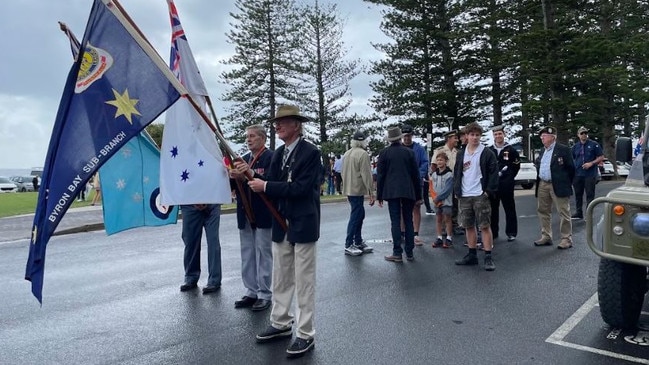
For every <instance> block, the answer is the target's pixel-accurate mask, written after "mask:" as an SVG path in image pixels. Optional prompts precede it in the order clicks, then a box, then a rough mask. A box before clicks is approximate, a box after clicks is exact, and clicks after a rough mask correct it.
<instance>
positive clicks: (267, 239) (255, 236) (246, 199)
mask: <svg viewBox="0 0 649 365" xmlns="http://www.w3.org/2000/svg"><path fill="white" fill-rule="evenodd" d="M246 144H247V145H248V149H249V150H250V152H249V153H247V154H245V155H243V157H242V158H243V161H237V162H236V163H235V169H233V170H230V178H231V179H233V180H232V186H233V188H234V189H235V192H236V194H237V226H238V228H239V240H240V242H241V279H242V280H243V286H244V287H245V288H246V294H245V295H244V296H243V297H242V298H241V299H239V300H237V301H235V302H234V307H235V308H250V309H251V310H253V311H263V310H266V309H268V308H269V307H270V305H271V298H272V287H271V277H272V271H273V250H272V239H271V227H272V224H273V217H272V214H271V213H270V210H269V209H268V207H267V206H266V204H265V203H264V202H263V201H262V199H261V197H260V196H259V195H258V194H255V193H253V192H252V191H251V190H250V188H249V187H248V184H246V183H245V182H246V176H245V173H246V172H248V173H249V174H250V175H251V176H256V177H260V178H262V179H263V178H264V177H265V176H266V173H267V172H268V168H269V167H270V161H271V159H272V157H273V152H272V151H271V150H269V149H267V148H266V129H265V128H264V127H263V126H262V125H259V124H255V125H251V126H249V127H247V128H246ZM246 204H248V206H247V207H246V206H245V205H246Z"/></svg>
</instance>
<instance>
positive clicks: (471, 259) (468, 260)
mask: <svg viewBox="0 0 649 365" xmlns="http://www.w3.org/2000/svg"><path fill="white" fill-rule="evenodd" d="M477 264H478V256H476V255H472V254H470V253H468V254H466V256H464V257H463V258H462V259H460V260H456V261H455V265H477Z"/></svg>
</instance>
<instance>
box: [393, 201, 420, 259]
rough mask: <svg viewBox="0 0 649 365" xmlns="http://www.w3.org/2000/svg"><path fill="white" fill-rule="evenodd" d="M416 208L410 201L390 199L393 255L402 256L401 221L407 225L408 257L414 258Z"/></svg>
mask: <svg viewBox="0 0 649 365" xmlns="http://www.w3.org/2000/svg"><path fill="white" fill-rule="evenodd" d="M414 207H415V201H414V200H410V199H402V198H401V199H388V211H389V213H390V223H391V231H392V254H393V255H394V256H401V254H402V253H403V249H402V248H401V219H403V223H404V225H405V228H406V231H405V240H406V242H405V245H404V246H405V247H404V248H405V251H406V256H412V250H413V249H414V248H415V228H414V226H413V223H412V209H413V208H414Z"/></svg>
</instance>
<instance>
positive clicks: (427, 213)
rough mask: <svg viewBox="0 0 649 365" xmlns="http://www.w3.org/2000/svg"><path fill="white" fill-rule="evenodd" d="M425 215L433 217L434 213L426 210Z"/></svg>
mask: <svg viewBox="0 0 649 365" xmlns="http://www.w3.org/2000/svg"><path fill="white" fill-rule="evenodd" d="M426 215H435V212H433V211H432V210H427V211H426Z"/></svg>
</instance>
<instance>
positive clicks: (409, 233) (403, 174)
mask: <svg viewBox="0 0 649 365" xmlns="http://www.w3.org/2000/svg"><path fill="white" fill-rule="evenodd" d="M401 137H402V133H401V128H399V127H392V128H389V129H388V134H387V140H388V142H389V143H390V145H389V146H388V147H386V148H384V149H383V150H381V152H380V153H379V158H378V166H377V169H376V170H377V171H376V172H377V176H376V185H377V188H376V200H377V201H378V202H379V207H383V200H387V202H388V211H389V213H390V226H391V232H392V255H388V256H385V259H386V260H387V261H391V262H403V258H402V254H403V251H404V249H405V251H406V259H407V260H408V261H413V260H414V259H415V256H414V252H413V250H414V247H415V231H414V227H413V222H412V211H413V208H414V207H415V203H416V202H419V204H421V193H422V188H421V181H422V180H421V176H420V175H419V170H418V168H417V162H416V160H415V153H414V152H413V151H412V149H410V148H407V147H404V146H403V145H402V144H401ZM402 222H403V224H404V226H405V231H404V247H403V248H402V247H401V241H402V240H401V223H402Z"/></svg>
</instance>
